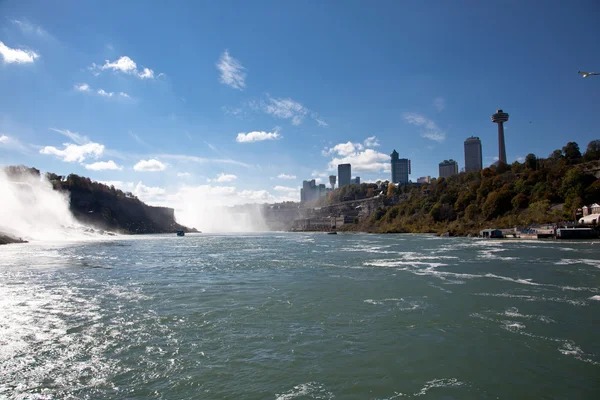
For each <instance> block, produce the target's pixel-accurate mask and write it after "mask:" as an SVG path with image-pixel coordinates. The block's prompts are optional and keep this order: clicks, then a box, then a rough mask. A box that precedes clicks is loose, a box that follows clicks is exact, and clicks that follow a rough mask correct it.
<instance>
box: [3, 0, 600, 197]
mask: <svg viewBox="0 0 600 400" xmlns="http://www.w3.org/2000/svg"><path fill="white" fill-rule="evenodd" d="M599 17H600V3H599V2H597V1H594V0H590V1H573V2H564V1H548V2H545V3H544V7H539V6H538V4H537V3H536V2H522V1H511V0H508V1H502V2H480V1H456V2H447V1H383V0H382V1H376V2H367V1H344V2H340V1H312V0H307V1H296V2H289V1H251V2H242V1H176V2H172V1H146V0H144V1H137V0H128V1H103V2H82V1H73V0H60V1H53V0H47V1H31V0H2V1H0V93H2V95H1V96H0V165H13V164H25V165H28V166H33V167H36V168H38V169H40V170H42V171H51V172H55V173H58V174H60V175H67V174H69V173H75V174H78V175H83V176H88V177H90V178H91V179H93V180H97V181H101V182H108V183H109V184H114V185H115V186H116V187H118V188H121V189H123V190H126V191H132V192H134V193H135V194H136V195H138V197H140V198H141V199H142V200H144V201H146V202H149V203H150V204H171V203H177V202H182V201H188V202H190V201H191V202H206V203H214V204H225V205H230V204H243V203H249V202H259V203H262V202H276V201H285V200H296V201H298V200H299V198H300V191H299V188H300V186H301V185H302V181H303V180H308V179H317V182H321V183H326V184H327V183H328V178H327V177H328V176H329V175H330V174H337V167H336V166H337V164H338V163H342V162H349V163H351V164H352V175H353V176H360V177H361V180H362V181H363V182H365V181H367V182H368V181H376V180H378V179H389V177H390V165H389V154H390V153H391V152H392V150H394V149H395V150H397V151H398V153H399V154H400V157H401V158H409V159H410V160H411V164H412V174H411V176H410V179H411V180H413V181H416V180H417V178H418V177H421V176H426V175H431V176H437V175H438V163H439V162H441V161H443V160H445V159H450V158H452V159H455V160H457V161H458V164H459V168H462V167H464V150H463V142H464V140H465V139H466V138H467V137H469V136H471V135H474V136H478V137H480V138H481V140H482V147H483V162H484V165H490V164H492V163H493V162H494V161H495V158H494V157H495V156H497V152H498V148H497V146H498V144H497V128H496V125H495V124H493V123H492V122H491V121H490V116H491V115H492V114H493V113H494V112H495V110H496V109H498V108H502V109H503V110H504V111H505V112H508V113H509V114H510V119H509V121H508V122H507V123H506V124H505V136H506V148H507V157H508V161H509V162H512V161H514V160H522V159H523V158H524V157H525V156H526V155H527V154H528V153H534V154H536V155H538V156H542V157H546V156H548V155H549V154H550V153H551V152H552V151H553V150H554V149H557V148H561V147H562V146H564V145H565V144H566V143H567V142H569V141H576V142H578V143H579V145H580V147H581V148H582V150H584V149H585V147H586V145H587V143H588V142H590V141H591V140H594V139H600V131H599V129H598V122H597V117H598V115H599V113H598V111H599V109H600V76H598V77H594V76H592V77H589V78H586V79H582V78H581V76H579V75H578V74H577V72H578V71H579V70H583V71H590V70H591V71H598V72H600V71H599V70H600V52H599V51H598V49H599V48H600V45H599V41H598V38H599V37H600V24H598V20H599Z"/></svg>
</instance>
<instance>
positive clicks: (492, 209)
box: [481, 190, 512, 220]
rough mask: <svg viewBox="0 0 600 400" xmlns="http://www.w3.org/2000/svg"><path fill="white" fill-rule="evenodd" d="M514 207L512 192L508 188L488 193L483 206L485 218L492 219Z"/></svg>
mask: <svg viewBox="0 0 600 400" xmlns="http://www.w3.org/2000/svg"><path fill="white" fill-rule="evenodd" d="M511 208H512V204H511V194H510V192H509V191H507V190H501V191H499V192H495V191H494V192H492V193H490V194H489V195H488V197H487V199H486V200H485V203H483V206H482V207H481V211H482V213H483V216H484V218H486V219H488V220H490V219H492V218H496V217H498V216H500V215H502V214H504V213H505V212H507V211H509V210H510V209H511Z"/></svg>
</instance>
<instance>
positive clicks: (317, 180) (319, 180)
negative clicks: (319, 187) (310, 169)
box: [315, 178, 323, 183]
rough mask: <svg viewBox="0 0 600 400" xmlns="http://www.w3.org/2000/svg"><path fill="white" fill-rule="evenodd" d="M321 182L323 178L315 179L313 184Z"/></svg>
mask: <svg viewBox="0 0 600 400" xmlns="http://www.w3.org/2000/svg"><path fill="white" fill-rule="evenodd" d="M321 182H323V178H315V183H321Z"/></svg>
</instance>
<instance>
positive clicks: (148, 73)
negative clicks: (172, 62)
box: [138, 68, 154, 79]
mask: <svg viewBox="0 0 600 400" xmlns="http://www.w3.org/2000/svg"><path fill="white" fill-rule="evenodd" d="M138 76H139V77H140V78H142V79H154V71H152V70H151V69H149V68H144V69H143V70H142V72H140V73H139V75H138Z"/></svg>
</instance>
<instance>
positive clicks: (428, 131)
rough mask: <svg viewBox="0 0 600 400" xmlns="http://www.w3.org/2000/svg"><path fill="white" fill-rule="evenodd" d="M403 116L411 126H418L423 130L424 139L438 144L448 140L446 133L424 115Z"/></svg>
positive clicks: (405, 114)
mask: <svg viewBox="0 0 600 400" xmlns="http://www.w3.org/2000/svg"><path fill="white" fill-rule="evenodd" d="M402 116H403V118H404V120H405V121H406V122H408V123H409V124H411V125H414V126H418V127H420V128H421V129H422V130H421V136H422V137H424V138H426V139H430V140H434V141H436V142H443V141H444V140H445V139H446V133H445V132H444V131H443V130H441V129H440V128H439V127H438V126H437V125H436V123H435V122H433V121H432V120H430V119H427V118H425V117H424V116H423V115H421V114H417V113H404V114H403V115H402Z"/></svg>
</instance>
